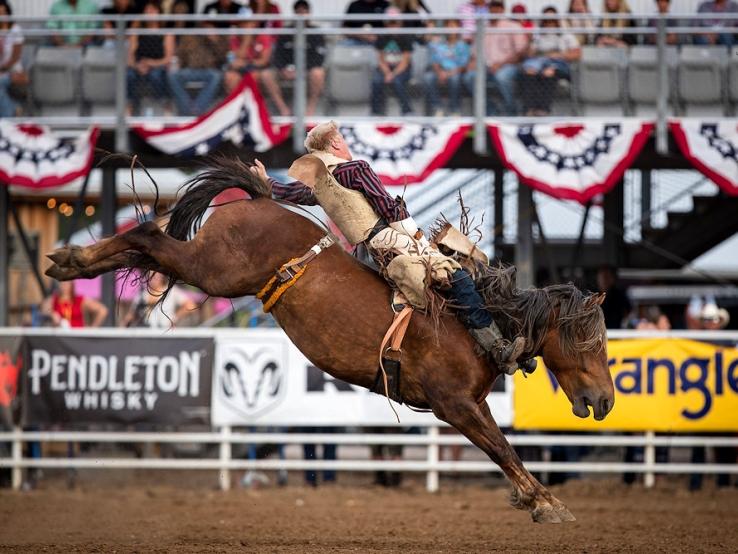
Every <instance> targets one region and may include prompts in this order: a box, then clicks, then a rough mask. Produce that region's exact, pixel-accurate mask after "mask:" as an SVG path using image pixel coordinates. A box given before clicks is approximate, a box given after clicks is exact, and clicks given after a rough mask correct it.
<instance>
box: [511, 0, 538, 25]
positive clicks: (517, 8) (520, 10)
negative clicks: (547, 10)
mask: <svg viewBox="0 0 738 554" xmlns="http://www.w3.org/2000/svg"><path fill="white" fill-rule="evenodd" d="M510 13H512V14H514V15H518V16H522V15H525V14H527V13H528V10H527V9H525V6H524V5H523V4H515V5H514V6H513V7H512V9H511V10H510ZM515 21H517V22H519V23H520V24H521V25H522V26H523V28H524V29H535V28H536V24H535V23H533V22H532V21H531V20H530V19H516V20H515Z"/></svg>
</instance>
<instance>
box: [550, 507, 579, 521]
mask: <svg viewBox="0 0 738 554" xmlns="http://www.w3.org/2000/svg"><path fill="white" fill-rule="evenodd" d="M554 510H556V515H558V516H559V518H560V519H561V521H576V520H577V518H575V517H574V514H572V513H571V512H570V511H569V508H567V507H566V506H564V505H563V504H554Z"/></svg>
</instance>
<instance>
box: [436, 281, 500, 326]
mask: <svg viewBox="0 0 738 554" xmlns="http://www.w3.org/2000/svg"><path fill="white" fill-rule="evenodd" d="M446 295H447V296H448V298H449V300H450V301H451V303H452V304H453V306H454V309H455V310H456V315H457V316H458V318H459V319H460V320H461V322H462V323H463V324H464V325H465V326H466V327H468V328H470V329H482V328H484V327H488V326H490V325H492V321H493V320H492V314H491V313H489V311H487V309H486V308H485V307H484V299H483V298H482V295H481V294H479V292H477V289H476V287H475V286H474V280H473V279H472V278H471V275H469V272H468V271H466V270H465V269H457V270H456V271H455V272H454V274H453V275H451V288H450V289H448V291H446Z"/></svg>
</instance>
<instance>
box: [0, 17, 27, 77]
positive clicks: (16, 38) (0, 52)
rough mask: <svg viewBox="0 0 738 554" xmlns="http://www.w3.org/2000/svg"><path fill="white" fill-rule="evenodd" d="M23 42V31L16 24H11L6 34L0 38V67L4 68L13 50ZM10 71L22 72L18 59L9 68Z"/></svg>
mask: <svg viewBox="0 0 738 554" xmlns="http://www.w3.org/2000/svg"><path fill="white" fill-rule="evenodd" d="M23 40H24V39H23V31H22V30H21V27H20V25H18V24H17V23H13V26H12V27H10V30H9V31H8V32H7V34H5V35H4V36H0V67H4V66H5V65H6V64H7V63H8V62H9V61H10V59H11V58H12V56H13V48H15V46H17V45H18V44H23ZM10 71H13V72H19V71H23V64H22V63H21V60H20V59H19V60H18V61H17V62H16V63H15V64H14V65H13V67H12V68H10Z"/></svg>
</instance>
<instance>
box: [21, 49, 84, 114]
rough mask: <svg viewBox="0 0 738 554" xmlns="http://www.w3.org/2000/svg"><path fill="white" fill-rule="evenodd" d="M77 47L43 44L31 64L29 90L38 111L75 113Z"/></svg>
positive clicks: (78, 59)
mask: <svg viewBox="0 0 738 554" xmlns="http://www.w3.org/2000/svg"><path fill="white" fill-rule="evenodd" d="M81 64H82V49H81V48H54V47H48V46H43V47H41V48H39V49H38V51H37V52H36V58H35V59H34V61H33V66H32V67H31V92H32V95H33V99H34V101H35V102H36V103H37V104H39V105H40V110H41V113H42V115H60V114H65V115H70V114H74V113H79V72H80V66H81Z"/></svg>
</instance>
